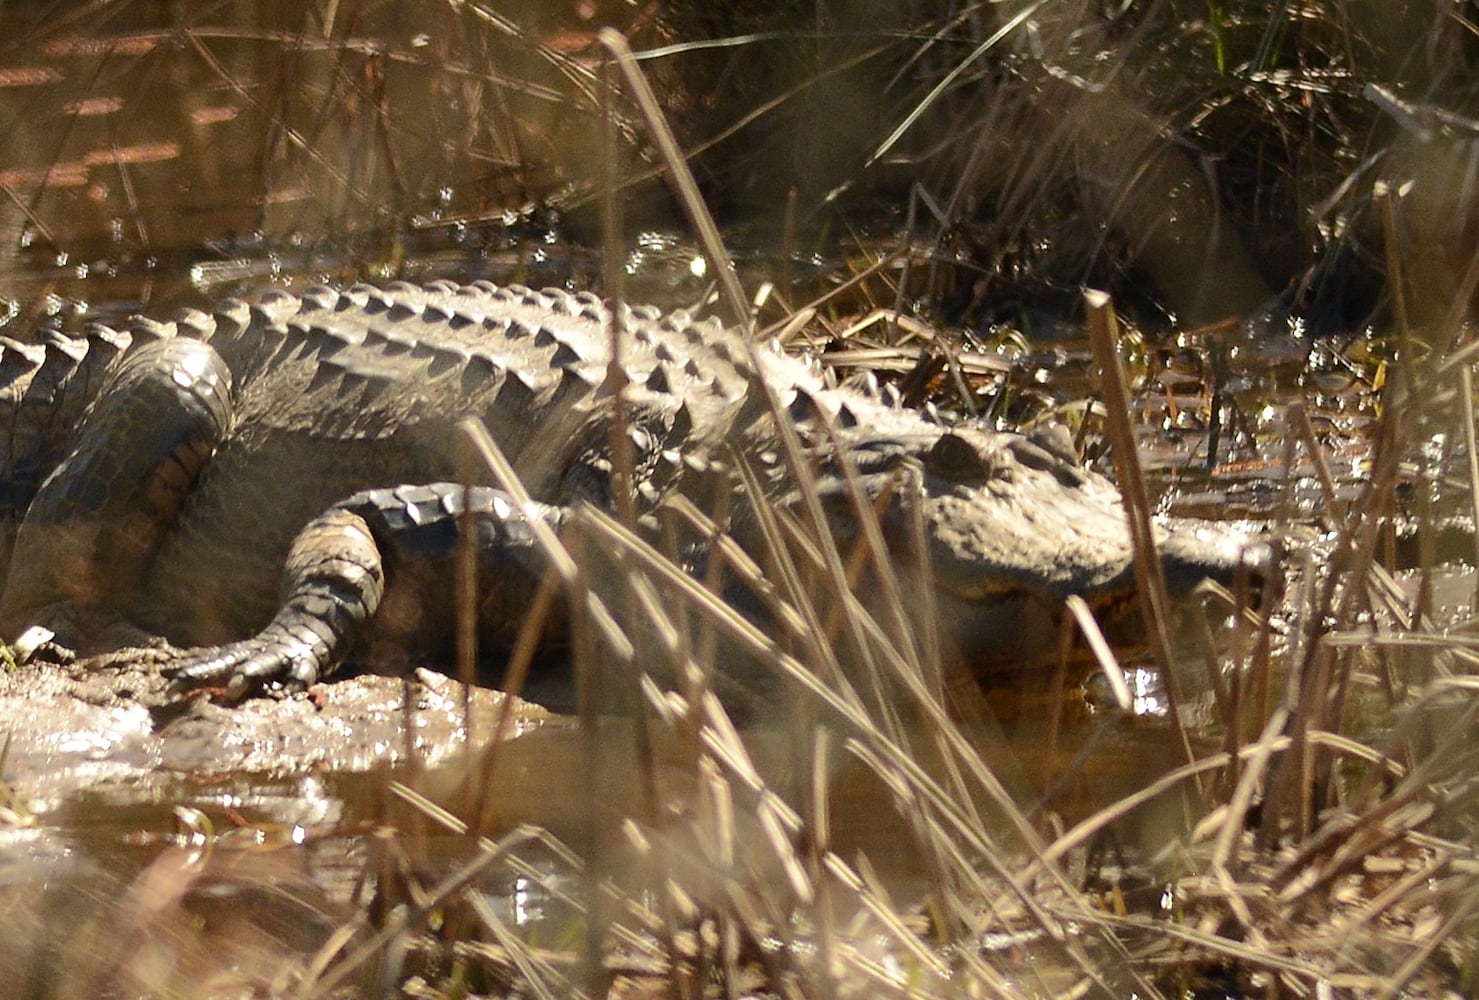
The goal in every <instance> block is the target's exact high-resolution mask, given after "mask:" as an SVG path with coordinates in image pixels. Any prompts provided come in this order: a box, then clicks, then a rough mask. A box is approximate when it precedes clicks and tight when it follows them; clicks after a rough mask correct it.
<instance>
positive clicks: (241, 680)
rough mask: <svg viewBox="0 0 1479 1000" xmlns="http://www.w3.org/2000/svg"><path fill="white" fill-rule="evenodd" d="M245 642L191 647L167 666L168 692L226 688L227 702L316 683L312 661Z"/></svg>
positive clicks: (302, 689) (307, 686)
mask: <svg viewBox="0 0 1479 1000" xmlns="http://www.w3.org/2000/svg"><path fill="white" fill-rule="evenodd" d="M244 645H245V644H243V643H235V644H232V645H228V646H215V647H212V648H209V649H198V650H193V651H191V652H190V653H188V654H186V656H185V658H184V662H177V663H175V664H172V665H171V666H170V667H169V668H167V669H166V671H165V673H166V674H167V675H168V676H169V678H170V691H171V693H174V694H184V693H187V692H189V691H193V690H197V689H199V688H205V687H214V688H220V689H223V690H224V691H225V697H226V700H227V701H240V700H241V699H242V698H245V697H246V696H247V695H248V694H251V693H253V692H256V691H265V690H269V689H272V690H281V691H285V692H296V691H306V690H307V689H308V688H310V687H312V686H313V685H314V684H315V683H317V682H318V669H317V668H316V667H315V665H314V664H313V663H311V662H305V661H303V660H295V659H294V658H292V657H290V656H287V655H285V654H284V653H283V652H282V651H281V650H276V649H252V648H242V647H243V646H244Z"/></svg>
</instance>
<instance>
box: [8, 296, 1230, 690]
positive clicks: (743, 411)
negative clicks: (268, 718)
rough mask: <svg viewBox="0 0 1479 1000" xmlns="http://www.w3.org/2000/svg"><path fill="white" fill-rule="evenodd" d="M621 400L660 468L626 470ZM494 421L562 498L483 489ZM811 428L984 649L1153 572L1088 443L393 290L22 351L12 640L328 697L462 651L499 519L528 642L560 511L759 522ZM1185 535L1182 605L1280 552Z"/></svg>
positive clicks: (494, 616)
mask: <svg viewBox="0 0 1479 1000" xmlns="http://www.w3.org/2000/svg"><path fill="white" fill-rule="evenodd" d="M613 325H614V326H616V327H617V328H618V329H619V331H620V335H621V340H620V341H618V343H620V344H622V345H623V346H622V347H621V348H620V350H621V352H622V353H621V363H620V370H621V374H622V375H623V376H624V380H623V381H624V383H625V384H624V386H622V387H621V388H620V389H619V390H618V389H617V388H616V387H615V386H616V384H617V383H615V382H613V381H612V379H611V378H610V374H611V373H610V371H609V369H610V368H611V367H612V366H610V365H609V361H610V356H611V345H612V343H613V338H612V333H611V328H612V326H613ZM618 391H619V393H620V395H619V397H618ZM617 398H619V399H620V400H621V406H620V407H619V408H618V406H616V405H615V404H614V402H613V401H614V400H615V399H617ZM618 409H619V410H620V413H621V417H620V419H621V424H620V426H622V427H623V428H624V440H625V441H626V442H627V445H626V447H625V448H624V450H625V452H626V453H627V457H626V459H624V461H628V462H629V463H630V465H629V468H630V476H629V477H618V476H617V475H616V474H614V473H613V467H614V458H613V445H612V441H613V426H614V422H615V421H616V420H617V419H618V418H617V412H618ZM470 417H471V418H477V419H479V420H480V421H481V422H482V424H483V425H484V426H485V427H486V429H487V431H488V433H489V434H490V435H491V437H492V439H493V440H494V442H496V446H497V448H498V449H499V450H500V451H501V452H502V453H503V454H504V455H505V456H506V457H507V460H508V462H509V463H510V464H511V465H512V467H513V469H514V471H515V472H516V473H517V476H518V479H519V481H521V482H522V484H523V487H524V488H525V489H526V490H527V492H528V496H529V497H532V501H528V500H527V498H526V499H525V500H524V501H516V500H515V499H514V497H513V496H511V495H509V494H507V493H505V492H504V491H503V490H501V489H499V488H497V487H496V486H495V485H494V482H495V481H494V479H493V478H492V477H491V476H490V475H489V474H488V473H486V472H484V473H483V476H482V478H481V480H480V481H479V482H476V483H474V484H472V485H471V486H466V487H464V486H462V485H458V483H459V479H460V478H461V477H463V476H464V475H465V471H464V470H462V469H460V468H459V455H458V447H457V442H458V440H459V437H460V434H461V431H460V424H462V423H463V422H464V421H465V420H467V419H468V418H470ZM782 423H784V424H785V425H786V426H788V427H789V428H791V429H792V430H793V431H794V434H795V438H794V440H795V441H797V442H799V446H800V450H801V453H802V454H803V456H804V457H805V460H806V462H807V463H808V464H809V465H810V467H811V468H812V472H813V475H814V481H810V480H809V481H808V483H807V485H806V486H805V487H804V488H805V489H807V490H811V491H814V495H815V496H816V497H817V499H818V500H819V501H820V503H821V505H822V507H823V508H824V509H825V511H826V512H827V513H826V517H827V519H828V522H829V530H831V531H832V532H833V533H834V535H835V536H836V537H837V539H838V541H839V543H840V544H842V545H844V546H848V545H851V544H852V542H853V541H854V540H855V539H856V537H857V536H858V533H859V532H858V527H859V521H858V517H859V515H858V514H857V513H856V510H857V506H856V504H855V503H854V502H853V498H854V497H855V496H856V495H857V494H856V493H855V491H856V490H858V489H861V490H862V493H863V495H865V496H866V497H867V499H868V501H869V502H871V503H872V504H873V506H874V508H875V510H876V511H877V512H878V516H879V523H880V525H881V526H882V529H883V533H884V536H885V537H887V538H888V539H889V540H890V545H895V544H897V545H901V546H907V545H908V544H909V542H910V541H911V540H912V539H915V538H917V537H918V535H919V533H920V532H919V530H918V529H919V526H920V525H922V527H923V532H922V534H923V537H924V540H925V542H926V549H927V554H928V565H929V566H930V567H931V572H932V580H933V588H934V591H935V593H936V599H937V606H938V607H939V609H940V611H939V617H940V620H941V623H942V624H944V625H945V626H947V628H948V631H949V633H950V635H951V636H953V637H954V638H955V641H956V642H957V643H958V645H959V647H960V648H961V649H962V650H965V651H966V652H967V653H968V654H971V653H973V652H974V650H976V649H977V648H978V647H979V648H980V649H994V650H997V651H1001V650H1006V651H1008V652H1010V651H1011V650H1013V649H1015V648H1017V647H1019V646H1020V645H1021V644H1023V643H1024V642H1026V641H1027V640H1028V638H1029V636H1028V633H1031V632H1033V631H1034V630H1035V629H1034V626H1031V625H1028V624H1025V623H1026V622H1028V620H1029V619H1027V618H1024V617H1023V609H1024V608H1051V607H1054V606H1059V605H1061V604H1062V601H1063V600H1064V598H1065V597H1066V596H1067V595H1069V594H1081V595H1083V596H1084V597H1085V598H1086V599H1088V600H1089V601H1090V602H1091V604H1093V603H1096V602H1097V603H1101V604H1109V603H1113V602H1115V601H1119V600H1120V599H1121V598H1123V597H1124V595H1126V594H1127V593H1131V592H1132V591H1133V570H1132V556H1131V544H1130V536H1129V533H1128V530H1127V521H1126V516H1125V513H1124V511H1123V508H1122V504H1121V500H1120V496H1119V494H1118V492H1117V491H1116V490H1115V488H1114V487H1113V486H1112V485H1111V484H1110V483H1109V481H1108V480H1106V479H1105V478H1104V477H1102V476H1100V475H1098V474H1096V473H1094V472H1090V471H1087V470H1085V469H1083V468H1081V467H1080V463H1079V462H1078V460H1077V458H1076V456H1075V455H1074V454H1073V449H1072V446H1071V442H1069V441H1067V440H1066V435H1054V434H1051V433H1036V434H1033V433H1028V434H1023V433H1014V432H1004V431H996V430H992V429H988V428H986V427H984V426H981V425H979V424H971V423H957V424H955V425H951V424H950V423H949V422H947V421H945V420H943V419H941V418H940V417H939V416H938V415H937V414H934V413H932V412H930V411H928V410H917V409H913V408H909V407H905V406H903V405H902V404H901V403H900V401H899V399H898V394H897V393H896V392H894V391H893V390H891V389H889V388H887V387H884V388H879V387H878V386H877V384H876V383H874V382H872V381H871V380H868V379H863V380H859V379H853V380H850V381H849V382H847V383H844V384H838V383H837V382H836V380H835V379H834V378H832V377H830V376H829V375H826V374H824V373H820V372H819V371H818V370H817V369H816V368H815V366H814V365H812V364H809V363H807V362H806V361H805V360H803V359H800V358H796V357H793V356H790V355H788V354H786V353H784V352H783V351H781V350H780V349H779V347H778V346H776V345H774V344H758V343H753V342H750V341H747V340H746V339H745V335H744V334H742V333H741V332H740V331H738V330H735V329H730V328H726V327H725V326H723V325H722V324H720V323H719V322H717V321H715V320H708V321H698V320H695V319H693V318H691V317H690V316H689V315H688V314H686V313H684V312H671V313H667V314H663V313H661V312H659V311H657V310H655V309H651V308H639V307H628V306H626V305H621V306H619V307H608V306H606V305H604V304H603V303H602V301H601V300H600V299H599V298H597V297H596V296H594V295H591V294H584V293H582V294H576V293H572V292H567V291H561V290H545V291H533V290H530V289H527V288H522V287H499V286H496V285H493V284H491V283H488V282H481V281H480V282H474V283H471V284H466V285H457V284H453V283H450V282H434V283H431V284H427V285H425V286H415V285H411V284H407V283H394V284H391V285H388V286H386V287H383V288H381V287H372V286H369V285H355V286H353V287H348V288H345V289H343V290H338V289H334V288H330V287H313V288H309V289H306V290H304V291H303V292H302V293H301V294H290V293H288V292H285V291H281V290H271V291H267V292H263V293H260V294H259V295H257V296H255V297H254V298H253V300H252V301H246V300H243V299H236V298H233V299H227V300H225V301H223V302H221V303H220V304H219V305H217V306H216V307H215V308H214V310H213V311H212V312H209V313H207V312H204V311H201V310H197V309H185V310H182V311H181V312H179V313H178V314H177V315H176V316H175V318H174V319H173V320H172V321H169V322H158V321H154V320H149V319H144V318H135V319H132V320H130V321H129V322H128V323H127V324H124V325H123V328H122V329H114V328H110V327H107V326H103V325H100V324H93V325H91V326H89V327H88V328H87V330H86V331H84V334H83V335H80V336H76V337H73V336H70V335H66V334H62V333H59V332H51V333H49V334H47V335H45V336H44V337H42V338H41V342H40V343H35V344H24V343H20V342H17V341H14V340H8V339H4V338H0V477H3V478H0V566H3V567H5V577H4V589H3V595H0V637H3V638H4V639H6V640H7V641H11V642H18V643H19V644H20V647H21V648H22V649H23V650H30V649H33V648H35V647H36V645H37V643H38V642H39V641H40V640H42V639H45V640H48V641H47V643H46V646H45V648H47V649H49V650H52V651H53V652H57V653H58V655H63V654H69V653H72V654H76V655H83V654H86V655H89V656H97V655H100V654H106V653H108V652H110V651H117V650H124V651H127V650H130V649H146V648H148V647H150V646H151V645H152V646H154V647H157V648H159V649H163V650H168V651H169V657H170V659H169V661H168V662H169V667H168V670H169V671H170V672H171V673H172V676H174V677H175V678H176V680H177V682H178V684H179V685H180V686H181V687H185V688H189V687H195V686H212V685H215V686H217V687H219V686H223V685H224V687H225V689H226V691H227V692H228V693H229V695H230V696H231V697H238V696H241V695H243V694H245V693H247V692H249V691H258V690H262V689H264V688H273V689H291V688H304V687H307V686H309V685H312V684H314V683H315V682H316V681H318V680H319V679H320V678H323V677H325V676H327V675H329V674H330V673H331V672H332V671H334V670H335V669H336V668H337V667H338V666H339V665H340V664H341V663H343V662H345V661H346V660H358V659H361V658H366V657H367V656H368V657H369V658H371V659H373V656H369V654H366V653H365V650H372V649H380V648H392V647H394V648H398V649H402V650H413V651H415V653H416V655H422V654H423V653H424V655H426V656H429V657H435V656H439V655H440V656H445V655H447V654H446V652H445V650H446V648H447V644H448V642H449V640H450V637H451V636H452V635H453V633H454V632H455V627H454V621H453V619H452V616H451V611H450V607H451V605H452V604H453V603H454V602H453V601H452V600H451V598H450V597H449V596H448V595H450V594H451V593H452V592H453V591H452V586H451V583H450V580H449V579H448V578H447V573H449V572H450V569H449V567H450V566H452V565H453V560H452V559H451V558H450V557H448V556H447V553H449V552H451V551H452V550H454V549H455V548H456V544H455V543H456V539H457V538H458V536H459V533H460V532H465V531H466V530H468V526H469V525H470V526H471V530H473V531H475V532H476V543H475V545H476V551H477V552H478V559H479V579H480V581H481V583H480V588H479V590H478V600H479V611H480V620H481V628H482V630H483V632H484V641H485V642H486V643H488V644H489V646H488V648H490V649H507V648H508V646H509V643H510V642H511V640H512V638H513V637H514V636H516V635H517V632H518V628H519V624H520V621H521V618H522V617H523V612H524V610H525V608H526V606H527V605H528V603H529V602H530V600H531V598H532V595H533V594H534V593H535V591H536V588H537V587H538V585H539V583H540V581H541V579H542V578H543V577H544V574H545V572H546V570H547V568H548V565H547V561H546V559H545V557H544V556H543V555H542V552H543V551H544V550H542V549H541V547H540V545H539V544H538V542H537V538H536V537H535V536H536V534H537V532H536V531H535V529H536V528H537V527H539V525H538V524H536V523H535V522H543V524H544V525H548V526H549V527H551V528H552V529H554V530H555V531H559V530H560V529H561V528H562V527H563V526H564V525H565V524H566V522H567V521H568V520H569V519H570V518H571V516H572V514H573V512H574V511H576V510H577V509H579V508H580V507H581V506H582V505H594V506H596V507H600V508H605V509H607V510H613V509H626V510H627V511H628V513H629V516H630V517H632V518H634V523H636V524H638V525H639V526H646V527H648V528H649V529H652V525H653V524H654V523H655V522H656V520H657V514H658V513H659V512H660V509H661V508H662V507H663V506H664V504H665V503H666V502H667V500H668V498H670V497H672V496H674V495H675V494H681V495H683V496H685V497H689V498H692V499H694V500H695V502H697V503H698V505H699V506H700V507H702V508H704V509H710V510H712V509H722V508H724V507H728V508H729V509H731V510H734V511H739V510H741V509H743V507H744V504H742V503H732V502H730V503H726V502H725V498H726V497H727V498H728V500H729V501H733V500H734V498H735V497H736V496H738V495H740V494H742V493H743V492H744V491H745V490H752V491H753V490H756V489H758V490H760V491H762V492H764V493H765V494H766V495H767V499H768V500H769V501H771V502H773V503H775V504H777V505H779V506H780V507H782V508H788V507H789V508H792V509H794V508H796V507H798V505H799V503H800V502H801V501H803V500H804V499H806V498H805V497H803V496H802V493H801V489H802V488H801V487H798V486H797V485H796V483H797V480H796V478H795V476H794V475H793V474H792V473H791V472H790V471H788V470H790V469H792V468H793V467H794V463H793V464H792V465H788V464H787V462H786V461H785V460H784V457H783V456H784V449H783V447H782V444H781V436H782V431H783V427H782ZM464 464H465V463H464ZM617 467H621V466H617ZM911 475H912V477H913V479H912V482H913V483H914V486H913V488H909V487H907V486H906V485H905V484H904V480H905V479H906V478H907V477H908V476H911ZM618 484H629V485H625V486H618ZM619 490H620V491H621V492H620V493H619V492H618V491H619ZM619 501H620V502H619ZM743 520H744V518H743V517H741V516H739V515H738V514H736V515H735V522H736V524H737V525H739V524H741V522H743ZM652 530H654V531H655V529H652ZM756 530H758V529H756V528H754V526H753V525H752V526H751V530H750V531H749V536H750V537H749V538H748V539H747V536H746V531H745V530H744V529H743V527H742V526H741V527H736V528H735V529H734V531H735V534H736V537H738V538H739V540H740V541H741V543H742V544H754V538H753V536H754V534H755V531H756ZM1157 531H1158V538H1157V542H1158V550H1159V558H1160V559H1161V561H1162V563H1163V568H1164V570H1165V577H1166V580H1167V582H1168V585H1169V587H1170V589H1171V590H1173V591H1176V592H1182V593H1184V592H1186V591H1188V590H1190V589H1191V588H1192V587H1194V586H1195V585H1196V584H1197V583H1198V582H1200V581H1202V580H1204V579H1208V578H1212V579H1218V580H1223V581H1227V580H1230V579H1231V578H1232V577H1233V575H1234V573H1235V572H1237V571H1238V568H1239V567H1240V566H1243V565H1247V564H1249V563H1250V562H1256V561H1257V559H1256V557H1251V556H1250V555H1249V552H1250V549H1249V546H1248V545H1247V543H1246V540H1245V539H1244V538H1242V537H1241V536H1238V535H1236V534H1235V533H1232V532H1227V531H1222V530H1219V529H1217V528H1214V527H1211V526H1208V525H1204V524H1201V523H1192V522H1175V521H1172V522H1168V523H1165V524H1161V525H1159V526H1158V528H1157ZM695 548H696V549H702V545H698V546H696V547H695ZM689 551H690V559H689V561H690V562H691V563H692V564H693V566H699V565H702V562H703V555H702V553H701V552H697V553H695V551H694V550H692V549H691V550H689ZM843 551H846V548H844V549H843ZM433 557H434V558H433ZM428 567H431V568H430V569H428ZM1039 631H1040V630H1039ZM1048 634H1049V635H1051V634H1052V633H1051V632H1050V631H1049V633H1048ZM436 650H441V651H442V652H441V653H437V652H435V651H436Z"/></svg>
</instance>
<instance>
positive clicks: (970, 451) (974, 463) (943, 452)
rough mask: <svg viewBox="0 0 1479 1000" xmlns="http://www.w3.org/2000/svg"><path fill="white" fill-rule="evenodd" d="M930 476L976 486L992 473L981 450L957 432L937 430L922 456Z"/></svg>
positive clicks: (990, 476)
mask: <svg viewBox="0 0 1479 1000" xmlns="http://www.w3.org/2000/svg"><path fill="white" fill-rule="evenodd" d="M924 468H925V471H926V472H928V473H929V474H930V475H932V476H938V477H939V478H941V479H944V480H946V481H947V482H952V483H960V484H961V485H963V486H979V485H981V484H982V483H984V482H986V481H987V480H989V479H991V478H992V476H993V475H994V470H993V469H992V468H991V465H990V463H988V462H987V461H986V457H985V456H984V455H983V454H982V453H981V451H980V450H979V449H978V448H976V447H975V446H974V445H972V444H971V443H970V442H969V441H967V440H966V439H965V438H963V437H961V436H960V435H959V434H941V435H940V439H939V440H938V441H936V442H935V443H934V444H933V445H931V446H930V450H929V451H928V452H927V453H926V454H925V456H924Z"/></svg>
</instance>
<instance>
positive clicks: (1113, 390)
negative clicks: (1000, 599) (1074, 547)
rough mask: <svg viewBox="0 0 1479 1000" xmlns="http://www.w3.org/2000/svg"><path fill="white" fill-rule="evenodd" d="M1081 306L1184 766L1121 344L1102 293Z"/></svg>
mask: <svg viewBox="0 0 1479 1000" xmlns="http://www.w3.org/2000/svg"><path fill="white" fill-rule="evenodd" d="M1084 304H1085V306H1086V307H1087V309H1088V315H1089V342H1090V344H1091V345H1092V346H1093V348H1094V360H1095V362H1096V363H1097V365H1098V367H1099V378H1100V384H1101V386H1102V388H1103V391H1104V407H1105V409H1106V410H1107V411H1108V413H1109V441H1110V447H1111V449H1112V453H1113V455H1114V467H1115V471H1116V473H1117V474H1118V476H1119V485H1120V490H1121V491H1122V492H1123V494H1124V497H1125V514H1126V516H1127V518H1128V519H1129V522H1130V541H1131V544H1132V546H1133V550H1134V559H1135V589H1136V590H1138V591H1139V593H1140V606H1141V608H1142V610H1143V612H1144V614H1145V624H1146V629H1147V631H1148V632H1149V633H1150V640H1151V642H1150V645H1151V651H1152V652H1153V653H1154V655H1155V658H1156V662H1157V665H1158V666H1159V667H1160V669H1161V676H1162V677H1163V678H1165V682H1166V702H1167V708H1168V710H1169V711H1168V712H1167V714H1168V715H1169V716H1170V717H1171V725H1172V726H1173V727H1175V730H1176V735H1177V737H1178V738H1179V740H1180V742H1181V748H1182V750H1183V751H1184V752H1185V753H1186V761H1187V763H1188V764H1190V763H1194V762H1195V761H1196V754H1195V753H1194V752H1193V751H1192V748H1191V738H1190V737H1189V736H1188V735H1187V733H1186V727H1185V726H1183V725H1182V723H1181V712H1180V710H1179V707H1178V705H1179V702H1180V699H1179V698H1178V697H1177V696H1176V695H1177V693H1176V688H1177V685H1176V677H1175V674H1174V673H1173V672H1172V670H1171V634H1170V630H1169V628H1168V627H1167V609H1168V608H1169V607H1170V604H1171V602H1170V598H1169V597H1168V596H1167V595H1166V578H1165V575H1164V574H1163V573H1162V571H1161V561H1160V559H1159V558H1157V556H1156V551H1155V535H1154V534H1153V533H1152V531H1151V526H1150V494H1149V492H1148V491H1147V490H1146V488H1145V476H1144V475H1143V473H1142V472H1141V469H1140V455H1139V453H1138V452H1137V451H1136V448H1135V428H1134V427H1133V426H1132V425H1131V423H1130V393H1129V390H1128V389H1127V388H1126V387H1125V373H1124V369H1123V368H1122V367H1121V366H1120V357H1119V345H1118V343H1117V340H1118V337H1117V330H1116V323H1115V320H1114V308H1113V306H1112V305H1111V303H1110V299H1109V296H1108V295H1107V294H1105V293H1104V292H1100V291H1096V290H1094V289H1088V290H1087V291H1085V292H1084ZM1197 791H1198V793H1199V794H1200V793H1201V792H1202V787H1201V780H1200V778H1198V779H1197Z"/></svg>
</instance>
